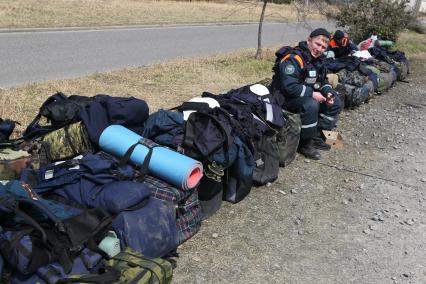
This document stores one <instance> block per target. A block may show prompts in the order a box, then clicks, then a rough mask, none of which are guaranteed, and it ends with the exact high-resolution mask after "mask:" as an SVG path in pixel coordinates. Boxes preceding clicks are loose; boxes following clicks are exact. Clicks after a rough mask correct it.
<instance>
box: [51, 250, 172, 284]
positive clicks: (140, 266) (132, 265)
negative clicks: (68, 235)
mask: <svg viewBox="0 0 426 284" xmlns="http://www.w3.org/2000/svg"><path fill="white" fill-rule="evenodd" d="M172 276H173V267H172V264H171V263H170V262H169V261H167V260H165V259H162V258H148V257H145V256H143V255H142V254H140V253H138V252H135V251H134V250H132V249H131V248H126V249H125V250H124V251H122V252H120V253H119V254H117V255H116V256H114V257H112V258H110V259H109V260H106V261H105V267H104V268H103V269H102V270H101V271H99V273H98V274H85V275H73V276H71V277H70V278H66V279H61V280H59V281H58V282H56V283H57V284H64V283H112V284H121V283H123V284H124V283H134V284H148V283H149V284H168V283H171V281H172Z"/></svg>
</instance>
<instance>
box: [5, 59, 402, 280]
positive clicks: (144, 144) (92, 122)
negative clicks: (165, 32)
mask: <svg viewBox="0 0 426 284" xmlns="http://www.w3.org/2000/svg"><path fill="white" fill-rule="evenodd" d="M381 62H383V61H381ZM380 64H382V63H380ZM386 64H388V65H389V66H390V67H389V68H390V69H389V70H390V71H389V72H383V71H382V72H380V73H378V75H379V76H376V77H377V78H381V77H380V76H382V77H384V76H385V74H387V73H392V72H395V73H396V72H397V70H398V69H397V68H400V67H395V66H396V65H395V64H394V65H392V64H389V63H386ZM382 65H383V64H382ZM372 67H374V66H370V67H369V68H370V69H371V68H372ZM373 71H374V70H373ZM357 72H358V73H357ZM407 72H408V69H407ZM381 74H382V75H381ZM396 74H397V73H396ZM370 75H371V73H370ZM391 75H392V83H391V84H389V87H390V86H391V85H392V84H393V83H394V81H395V79H396V78H397V77H398V76H400V75H397V76H394V75H393V74H391ZM351 76H352V77H351ZM337 78H338V82H337V85H341V86H344V91H341V94H342V96H343V97H344V98H345V101H349V102H350V103H347V104H346V106H347V107H351V108H352V107H354V106H355V104H354V102H356V105H359V104H360V103H362V102H364V101H365V100H363V99H362V98H363V96H362V95H359V97H361V99H359V98H358V99H357V100H355V99H354V98H355V96H354V95H353V94H354V93H355V92H356V90H360V89H361V90H363V88H364V89H365V85H366V84H368V96H370V95H369V94H370V93H371V90H375V91H376V92H377V91H380V89H379V88H380V87H379V86H380V84H378V81H376V82H373V81H372V80H371V78H373V79H374V78H375V77H374V76H368V75H363V74H361V73H360V71H359V70H358V69H356V70H352V71H349V70H348V69H347V68H341V69H340V70H339V71H338V72H337ZM348 78H349V79H348ZM351 80H352V81H351ZM352 84H354V85H356V88H355V90H353V91H352V92H349V91H348V88H349V86H351V85H352ZM337 89H338V88H337ZM349 89H350V88H349ZM342 90H343V89H342ZM383 90H384V89H383ZM358 92H359V91H358ZM363 92H365V91H363ZM111 125H120V127H123V129H125V130H123V131H125V133H134V135H135V137H138V138H136V140H137V141H136V140H135V141H132V142H130V141H124V140H123V139H127V138H126V137H128V136H125V135H121V134H120V133H124V132H117V133H116V134H114V133H113V134H112V136H108V139H106V138H105V137H106V136H105V132H106V130H107V129H109V127H110V126H111ZM13 126H14V122H13V121H10V120H5V121H1V122H0V138H1V140H2V142H1V144H0V146H1V151H0V152H1V153H0V155H2V158H1V160H2V161H1V163H0V170H1V178H2V180H4V181H3V182H2V185H1V187H0V189H1V190H0V199H1V203H0V204H1V206H0V212H1V213H2V214H1V215H0V216H1V217H0V226H1V228H2V230H1V231H0V252H1V256H2V258H0V268H1V269H3V273H2V281H3V282H5V283H9V282H11V283H75V282H90V283H127V282H132V281H133V282H134V283H151V282H152V283H169V282H170V281H171V270H172V268H171V267H172V262H173V261H171V260H170V258H169V257H171V256H176V249H177V247H178V246H179V245H180V244H182V243H183V242H185V241H186V240H188V239H189V238H191V237H192V236H194V235H195V234H196V233H197V232H198V231H199V229H200V226H201V223H202V220H203V219H206V218H208V217H210V216H211V215H212V214H214V213H215V212H216V211H217V210H218V209H219V208H220V206H221V202H222V201H223V200H224V201H228V202H231V203H237V202H240V201H241V200H243V199H244V198H245V197H246V196H247V195H248V194H249V193H250V190H251V188H252V186H253V185H256V186H259V185H264V184H267V183H270V182H273V181H274V180H275V179H277V177H278V172H279V167H284V166H288V165H289V164H290V163H291V162H292V161H293V160H294V158H295V156H296V150H297V146H298V143H299V134H300V127H301V122H300V117H299V115H296V114H292V113H289V112H286V111H283V110H282V109H281V107H279V106H278V105H276V104H275V103H274V98H273V97H272V96H271V95H270V93H269V90H268V88H267V87H265V86H264V85H262V84H253V85H247V86H243V87H241V88H238V89H234V90H230V91H228V92H226V93H222V94H211V93H207V92H205V93H203V94H202V96H201V97H197V98H193V99H191V100H189V101H188V102H185V103H183V104H182V105H180V106H177V107H174V108H173V109H170V110H159V111H157V112H154V113H152V114H149V109H148V106H147V104H146V103H145V101H143V100H140V99H136V98H132V97H130V98H122V97H110V96H107V95H97V96H94V97H91V98H87V97H81V96H70V97H68V96H65V95H64V94H62V93H57V94H55V95H53V96H52V97H50V98H49V99H47V100H46V102H45V103H44V104H43V105H42V106H41V108H40V112H39V114H38V115H37V116H36V117H35V118H34V120H33V121H32V122H31V123H30V124H29V125H28V127H27V128H26V130H25V131H24V133H23V135H22V137H20V138H19V139H15V140H9V137H10V135H11V133H12V131H13ZM102 135H104V136H102ZM114 135H115V136H114ZM131 135H133V134H131ZM102 137H103V140H104V141H105V140H107V141H106V142H108V143H109V142H111V143H112V142H114V141H116V142H114V143H115V144H117V145H115V146H114V145H113V146H114V147H119V146H123V145H124V144H125V145H131V146H125V148H126V149H124V150H125V151H124V152H121V154H119V153H118V152H117V151H113V150H114V149H113V148H114V147H112V148H111V147H109V146H108V147H107V146H106V145H105V144H108V143H100V141H101V140H102ZM132 137H133V136H132ZM124 142H125V143H124ZM111 143H109V144H111ZM114 143H113V144H114ZM138 151H139V152H138ZM161 151H163V152H164V151H165V152H166V153H172V152H167V151H174V152H173V153H180V154H182V155H183V156H185V157H187V158H189V159H193V160H194V161H198V162H197V163H200V165H201V167H200V169H201V170H200V171H201V173H198V177H194V176H195V175H197V174H196V171H195V174H194V176H192V175H191V174H189V175H188V176H187V178H188V179H193V178H196V182H195V183H194V184H195V185H193V186H188V184H191V183H187V182H185V185H183V183H181V182H179V181H180V180H178V182H176V181H175V179H173V177H172V176H173V175H174V174H175V172H173V171H176V169H177V168H176V164H177V166H178V167H179V165H180V161H181V160H179V159H176V160H173V161H171V160H170V159H169V158H170V157H167V154H166V156H164V158H163V159H160V160H159V159H158V155H159V154H158V153H159V152H161ZM136 152H138V153H136ZM136 154H138V155H142V157H141V158H140V159H139V160H137V159H135V158H134V155H136ZM156 157H157V158H156ZM137 161H139V162H137ZM154 161H157V162H156V163H157V164H160V166H161V168H164V171H161V173H160V172H159V171H158V170H157V171H154V170H153V169H152V167H151V168H150V165H152V164H153V163H154ZM158 161H159V162H158ZM160 176H161V177H160ZM169 178H170V179H169ZM160 257H161V258H160ZM165 259H166V260H165ZM82 278H85V280H82ZM75 279H77V280H75ZM150 281H151V282H150ZM133 282H132V283H133Z"/></svg>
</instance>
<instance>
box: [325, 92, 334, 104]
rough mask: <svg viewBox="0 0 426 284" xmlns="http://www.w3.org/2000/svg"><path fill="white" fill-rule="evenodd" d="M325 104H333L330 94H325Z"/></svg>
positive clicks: (332, 96)
mask: <svg viewBox="0 0 426 284" xmlns="http://www.w3.org/2000/svg"><path fill="white" fill-rule="evenodd" d="M325 103H326V104H327V105H328V106H331V105H332V104H334V95H333V94H332V93H327V96H326V97H325Z"/></svg>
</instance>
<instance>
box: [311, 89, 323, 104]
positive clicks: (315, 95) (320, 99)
mask: <svg viewBox="0 0 426 284" xmlns="http://www.w3.org/2000/svg"><path fill="white" fill-rule="evenodd" d="M312 98H313V99H314V100H316V101H317V102H319V103H323V102H325V100H326V98H325V97H324V96H323V95H322V94H321V93H320V92H313V93H312Z"/></svg>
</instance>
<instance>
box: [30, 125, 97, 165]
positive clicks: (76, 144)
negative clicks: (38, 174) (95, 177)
mask: <svg viewBox="0 0 426 284" xmlns="http://www.w3.org/2000/svg"><path fill="white" fill-rule="evenodd" d="M32 144H33V145H32V147H33V148H32V149H31V150H29V152H30V153H31V154H33V155H34V154H36V155H35V156H38V157H39V159H40V166H43V165H46V164H49V163H51V162H55V161H59V160H67V159H71V158H73V157H75V156H77V155H80V154H86V153H92V152H93V151H94V146H93V145H92V143H91V142H90V140H89V136H88V134H87V130H86V127H85V126H84V124H83V123H81V122H77V123H73V124H70V125H67V126H65V127H62V128H60V129H58V130H55V131H53V132H50V133H49V134H47V135H45V136H43V137H41V138H39V139H37V140H35V141H34V142H33V143H32Z"/></svg>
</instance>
